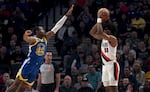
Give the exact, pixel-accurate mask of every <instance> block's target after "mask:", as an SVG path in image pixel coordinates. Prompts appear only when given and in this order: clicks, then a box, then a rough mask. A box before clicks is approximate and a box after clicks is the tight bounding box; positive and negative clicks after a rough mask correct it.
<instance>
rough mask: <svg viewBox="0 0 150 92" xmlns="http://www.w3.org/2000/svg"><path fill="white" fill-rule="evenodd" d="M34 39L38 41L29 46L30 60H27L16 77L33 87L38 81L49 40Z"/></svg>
mask: <svg viewBox="0 0 150 92" xmlns="http://www.w3.org/2000/svg"><path fill="white" fill-rule="evenodd" d="M34 38H35V39H36V43H35V44H33V45H29V53H28V58H27V59H25V61H24V63H23V65H22V66H21V68H20V70H19V72H18V74H17V76H16V77H18V78H19V79H20V80H23V81H24V82H25V83H27V84H29V85H33V83H34V81H35V80H36V77H37V74H38V72H39V68H40V66H41V64H42V63H43V60H44V56H45V54H46V49H47V40H46V38H45V37H43V38H42V39H40V38H37V37H34Z"/></svg>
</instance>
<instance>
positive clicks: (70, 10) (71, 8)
mask: <svg viewBox="0 0 150 92" xmlns="http://www.w3.org/2000/svg"><path fill="white" fill-rule="evenodd" d="M73 8H74V5H72V6H71V7H70V9H69V10H68V11H67V13H66V16H70V15H71V14H72V11H73Z"/></svg>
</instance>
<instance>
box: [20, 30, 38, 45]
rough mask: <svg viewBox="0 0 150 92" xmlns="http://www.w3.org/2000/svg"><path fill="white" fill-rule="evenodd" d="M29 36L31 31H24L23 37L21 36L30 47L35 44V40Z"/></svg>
mask: <svg viewBox="0 0 150 92" xmlns="http://www.w3.org/2000/svg"><path fill="white" fill-rule="evenodd" d="M31 34H32V31H31V30H26V31H25V33H24V35H23V39H24V40H25V41H26V42H28V43H29V44H30V45H32V44H34V43H35V42H36V39H35V38H33V37H31V36H30V35H31Z"/></svg>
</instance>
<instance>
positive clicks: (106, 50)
mask: <svg viewBox="0 0 150 92" xmlns="http://www.w3.org/2000/svg"><path fill="white" fill-rule="evenodd" d="M116 51H117V46H115V47H112V46H111V45H110V43H109V42H108V40H105V39H103V40H102V43H101V57H102V62H103V64H109V62H116Z"/></svg>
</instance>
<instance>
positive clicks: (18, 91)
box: [15, 81, 27, 92]
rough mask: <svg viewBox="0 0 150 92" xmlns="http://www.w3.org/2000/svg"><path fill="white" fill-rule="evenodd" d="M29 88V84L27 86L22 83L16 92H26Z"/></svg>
mask: <svg viewBox="0 0 150 92" xmlns="http://www.w3.org/2000/svg"><path fill="white" fill-rule="evenodd" d="M26 87H27V84H25V83H24V82H23V81H22V82H21V83H20V85H19V86H18V88H17V89H16V91H15V92H24V91H25V88H26Z"/></svg>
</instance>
